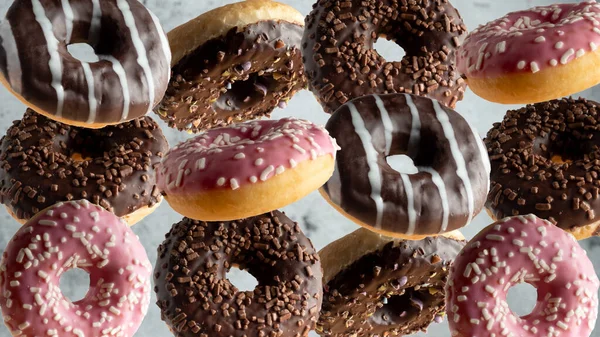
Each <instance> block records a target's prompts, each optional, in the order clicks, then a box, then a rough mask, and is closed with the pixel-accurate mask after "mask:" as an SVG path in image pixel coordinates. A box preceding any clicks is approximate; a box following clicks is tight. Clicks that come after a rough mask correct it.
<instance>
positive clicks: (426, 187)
mask: <svg viewBox="0 0 600 337" xmlns="http://www.w3.org/2000/svg"><path fill="white" fill-rule="evenodd" d="M386 120H387V121H389V124H388V123H386V122H385V121H386ZM386 125H387V127H386ZM326 128H327V130H328V131H329V133H330V135H331V136H332V137H333V138H335V139H336V140H337V142H338V144H339V146H340V147H341V148H342V149H341V150H340V151H339V152H338V154H337V157H336V170H335V172H334V174H333V176H332V178H331V179H330V180H329V181H328V182H327V183H326V184H325V185H324V186H323V191H324V192H325V193H327V195H328V196H329V199H330V200H331V202H333V203H334V204H337V205H338V206H339V207H340V208H341V209H342V210H343V211H345V212H346V213H347V214H349V215H351V216H352V217H354V218H356V219H358V220H359V221H361V222H362V223H364V224H365V225H368V226H371V227H374V228H375V229H377V230H383V231H386V232H393V233H398V234H400V235H399V236H413V235H421V236H423V235H434V234H438V233H443V232H449V231H452V230H455V229H458V228H461V227H463V226H465V225H466V224H468V223H469V222H470V219H471V218H472V216H474V215H476V214H477V213H479V211H480V210H481V208H482V207H483V204H484V201H485V197H486V195H487V192H488V188H489V160H488V158H487V154H486V151H485V147H484V145H483V143H482V142H481V139H480V138H479V136H478V135H477V134H476V133H475V131H474V130H473V129H472V128H471V126H470V125H469V124H468V123H467V121H466V120H465V119H464V118H463V117H461V116H460V115H459V114H458V113H457V112H455V111H454V110H451V109H450V108H447V107H444V106H442V105H440V104H439V103H438V102H437V101H432V100H431V99H429V98H425V97H421V96H414V95H408V94H388V95H382V96H365V97H361V98H357V99H354V100H352V101H350V102H348V103H346V104H345V105H343V106H342V107H341V108H340V109H338V110H337V111H336V112H335V113H334V114H333V115H332V116H331V118H330V119H329V121H328V122H327V125H326ZM365 142H367V144H365ZM454 145H455V146H454ZM401 154H404V155H407V156H409V157H410V158H411V159H412V160H413V161H414V164H415V166H417V167H419V172H417V173H415V174H403V173H399V172H397V171H396V170H394V169H393V168H391V167H390V166H389V165H388V164H387V162H386V157H388V156H393V155H401ZM461 168H462V169H461ZM436 172H437V174H439V177H438V178H439V179H436V177H434V174H436ZM459 172H462V173H463V175H459ZM438 180H441V181H438ZM438 185H442V186H438Z"/></svg>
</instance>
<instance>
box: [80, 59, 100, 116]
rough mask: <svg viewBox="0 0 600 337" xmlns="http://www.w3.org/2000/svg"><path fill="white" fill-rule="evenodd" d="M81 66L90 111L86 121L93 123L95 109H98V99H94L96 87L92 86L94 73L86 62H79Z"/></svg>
mask: <svg viewBox="0 0 600 337" xmlns="http://www.w3.org/2000/svg"><path fill="white" fill-rule="evenodd" d="M81 68H83V75H84V76H85V81H86V83H87V86H88V105H89V106H90V111H89V113H88V120H87V121H86V123H90V124H91V123H93V122H94V120H96V110H97V109H98V101H97V100H96V89H95V86H94V73H93V72H92V68H91V67H90V65H89V64H88V63H86V62H81Z"/></svg>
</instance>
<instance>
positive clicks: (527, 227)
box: [446, 214, 599, 337]
mask: <svg viewBox="0 0 600 337" xmlns="http://www.w3.org/2000/svg"><path fill="white" fill-rule="evenodd" d="M519 283H529V284H530V285H532V286H534V287H535V288H536V289H537V303H536V306H535V308H534V309H533V311H532V312H531V313H530V314H528V315H526V316H521V317H519V316H517V315H515V314H514V313H513V312H512V311H511V309H510V308H509V306H508V303H507V302H506V294H507V292H508V290H509V289H510V288H511V287H513V286H514V285H516V284H519ZM598 286H599V281H598V276H596V273H595V272H594V266H593V265H592V262H591V261H590V260H589V258H588V257H587V256H586V252H585V250H583V249H582V248H581V247H580V246H579V245H578V244H577V241H575V240H574V238H573V236H572V235H569V234H567V233H565V232H564V231H562V230H560V229H559V228H557V227H555V226H553V225H552V224H551V223H549V222H548V221H545V220H540V219H539V218H537V217H536V216H534V215H532V214H530V215H525V216H517V217H512V218H506V219H504V220H501V221H498V222H496V223H494V224H492V225H490V226H488V227H487V228H486V229H484V230H483V231H481V232H480V233H479V234H477V236H475V237H474V238H473V240H471V241H470V242H469V243H468V244H467V245H466V246H465V248H463V250H462V251H461V252H460V254H459V256H458V257H457V258H456V260H455V261H454V264H453V265H452V267H451V269H450V280H449V281H448V283H447V286H446V306H447V307H448V321H449V323H450V330H451V331H452V336H453V337H474V336H520V337H538V336H561V337H587V336H589V335H590V333H591V332H592V330H593V329H594V324H595V323H596V317H597V315H598Z"/></svg>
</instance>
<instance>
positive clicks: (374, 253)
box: [316, 228, 465, 337]
mask: <svg viewBox="0 0 600 337" xmlns="http://www.w3.org/2000/svg"><path fill="white" fill-rule="evenodd" d="M464 245H465V241H464V237H463V236H462V234H460V233H459V232H453V233H449V234H448V235H447V236H437V237H428V238H425V239H422V240H419V241H410V240H401V239H391V238H389V237H385V236H381V235H379V234H377V233H374V232H371V231H369V230H367V229H364V228H361V229H359V230H357V231H354V232H352V233H350V234H349V235H347V236H345V237H343V238H341V239H339V240H337V241H334V242H332V243H330V244H329V245H328V246H326V247H325V248H323V250H321V251H320V252H319V255H320V256H321V259H322V264H323V270H324V271H325V275H324V278H323V283H324V286H325V291H324V292H323V306H322V309H321V315H320V317H319V321H318V323H317V329H316V330H317V332H318V333H319V334H320V335H321V336H324V337H325V336H326V337H351V336H359V337H367V336H369V337H374V336H404V335H409V334H412V333H415V332H418V331H425V330H426V329H427V327H428V326H429V325H430V324H431V323H432V322H441V320H442V319H443V317H444V314H445V299H444V296H445V290H444V288H445V285H446V281H447V280H448V272H449V269H450V264H451V263H452V262H453V261H454V258H455V257H456V256H457V255H458V253H459V252H460V250H461V249H462V248H463V247H464Z"/></svg>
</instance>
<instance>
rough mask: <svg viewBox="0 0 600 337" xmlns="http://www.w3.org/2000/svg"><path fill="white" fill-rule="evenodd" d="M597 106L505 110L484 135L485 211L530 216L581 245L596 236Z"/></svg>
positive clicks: (580, 102) (580, 103) (599, 225)
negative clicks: (488, 162) (486, 170)
mask: <svg viewBox="0 0 600 337" xmlns="http://www.w3.org/2000/svg"><path fill="white" fill-rule="evenodd" d="M599 125H600V104H599V103H597V102H594V101H588V100H586V99H583V98H579V99H572V98H563V99H560V100H552V101H548V102H542V103H537V104H533V105H527V106H526V107H524V108H521V109H518V110H509V111H508V112H507V113H506V115H505V116H504V119H503V121H502V122H501V123H496V124H494V126H493V127H492V129H491V130H490V131H489V132H488V134H487V138H486V139H485V144H486V146H487V150H488V153H489V155H490V159H491V163H492V174H491V180H492V185H491V190H490V192H489V194H488V198H487V202H486V207H487V209H488V211H489V212H490V213H491V215H492V217H493V218H495V219H502V218H504V217H507V216H513V215H525V214H535V215H537V216H538V217H540V218H542V219H546V220H549V221H550V222H552V223H553V224H555V225H557V226H558V227H560V228H562V229H564V230H565V231H567V232H569V233H571V234H573V235H574V236H575V237H576V238H577V239H579V240H582V239H585V238H588V237H590V236H598V235H600V198H599V195H600V179H599V177H598V173H599V172H600V138H599V137H600V126H599Z"/></svg>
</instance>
